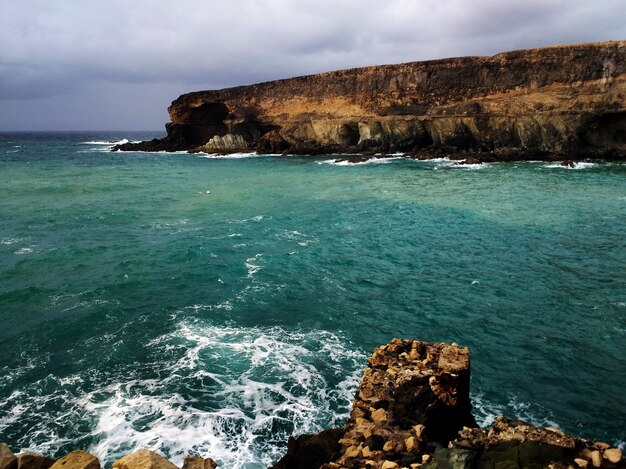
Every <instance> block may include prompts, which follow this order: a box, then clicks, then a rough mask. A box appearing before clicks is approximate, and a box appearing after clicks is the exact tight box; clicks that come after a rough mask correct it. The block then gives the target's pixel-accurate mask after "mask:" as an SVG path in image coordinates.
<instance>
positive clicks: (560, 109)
mask: <svg viewBox="0 0 626 469" xmlns="http://www.w3.org/2000/svg"><path fill="white" fill-rule="evenodd" d="M625 59H626V41H614V42H603V43H591V44H575V45H565V46H553V47H545V48H539V49H527V50H519V51H513V52H506V53H501V54H496V55H494V56H492V57H460V58H448V59H442V60H432V61H426V62H413V63H405V64H399V65H383V66H373V67H365V68H353V69H349V70H339V71H334V72H328V73H321V74H318V75H311V76H305V77H297V78H291V79H287V80H277V81H271V82H266V83H260V84H256V85H250V86H239V87H235V88H228V89H223V90H214V91H198V92H193V93H187V94H184V95H182V96H180V97H179V98H177V99H176V100H174V101H173V102H172V104H171V106H170V107H169V108H168V112H169V116H170V120H171V122H170V123H168V124H167V125H166V130H167V137H166V138H164V139H162V140H160V141H157V142H155V141H151V142H142V143H138V144H132V143H130V144H124V145H119V146H117V147H115V148H116V149H120V150H141V151H160V150H188V149H191V148H195V147H198V146H201V145H204V144H206V143H207V142H209V140H211V139H212V138H215V137H216V136H217V137H224V136H225V135H228V134H230V135H233V136H239V137H241V138H242V139H243V140H244V141H246V142H247V143H249V144H250V147H251V148H257V149H258V150H259V151H261V152H271V153H282V152H288V153H290V154H299V155H316V154H322V153H329V152H331V153H354V152H395V151H403V152H411V153H413V154H415V153H417V152H419V151H420V150H422V149H428V151H429V152H431V153H433V152H436V151H437V150H438V149H441V150H443V151H444V152H446V153H460V152H465V151H472V152H476V153H478V154H481V155H484V156H482V157H480V159H481V160H482V161H486V160H485V159H484V158H486V157H487V155H490V156H489V157H490V158H492V159H494V160H495V161H511V160H513V159H521V160H528V159H531V158H532V159H557V160H563V159H581V158H605V159H622V160H623V159H626V60H625ZM268 134H270V135H268ZM538 157H539V158H538ZM460 159H463V158H460Z"/></svg>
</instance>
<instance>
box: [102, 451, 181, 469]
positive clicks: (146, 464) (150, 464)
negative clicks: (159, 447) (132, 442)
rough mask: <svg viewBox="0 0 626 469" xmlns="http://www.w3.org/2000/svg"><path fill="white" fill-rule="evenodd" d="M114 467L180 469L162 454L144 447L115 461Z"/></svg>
mask: <svg viewBox="0 0 626 469" xmlns="http://www.w3.org/2000/svg"><path fill="white" fill-rule="evenodd" d="M113 469H178V468H177V467H176V466H175V465H174V464H172V463H171V462H169V461H168V460H167V459H165V458H164V457H163V456H161V455H160V454H157V453H155V452H153V451H148V450H146V449H142V450H139V451H135V452H134V453H132V454H128V455H126V456H124V457H123V458H121V459H118V460H117V461H115V462H114V463H113Z"/></svg>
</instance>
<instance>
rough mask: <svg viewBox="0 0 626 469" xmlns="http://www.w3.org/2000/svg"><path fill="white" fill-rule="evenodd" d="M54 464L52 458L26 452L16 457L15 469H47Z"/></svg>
mask: <svg viewBox="0 0 626 469" xmlns="http://www.w3.org/2000/svg"><path fill="white" fill-rule="evenodd" d="M54 462H55V461H54V459H52V458H49V457H47V456H43V455H41V454H38V453H32V452H30V451H27V452H25V453H21V454H19V455H18V457H17V469H48V468H49V467H50V466H52V465H53V464H54Z"/></svg>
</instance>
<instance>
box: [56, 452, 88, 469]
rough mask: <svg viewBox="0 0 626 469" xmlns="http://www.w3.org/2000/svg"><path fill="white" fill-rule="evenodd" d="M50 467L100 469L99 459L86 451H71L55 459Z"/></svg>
mask: <svg viewBox="0 0 626 469" xmlns="http://www.w3.org/2000/svg"><path fill="white" fill-rule="evenodd" d="M50 469H100V461H98V458H96V457H95V456H94V455H93V454H89V453H88V452H87V451H81V450H78V451H72V452H71V453H70V454H68V455H67V456H64V457H62V458H61V459H59V460H57V461H56V462H55V463H54V464H53V465H52V466H50Z"/></svg>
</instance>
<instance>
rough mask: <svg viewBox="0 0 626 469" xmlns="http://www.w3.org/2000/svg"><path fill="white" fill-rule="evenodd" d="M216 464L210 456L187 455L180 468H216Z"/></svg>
mask: <svg viewBox="0 0 626 469" xmlns="http://www.w3.org/2000/svg"><path fill="white" fill-rule="evenodd" d="M216 468H217V464H216V463H215V461H213V460H212V459H211V458H201V457H200V456H187V457H186V458H185V461H184V462H183V468H182V469H216Z"/></svg>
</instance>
